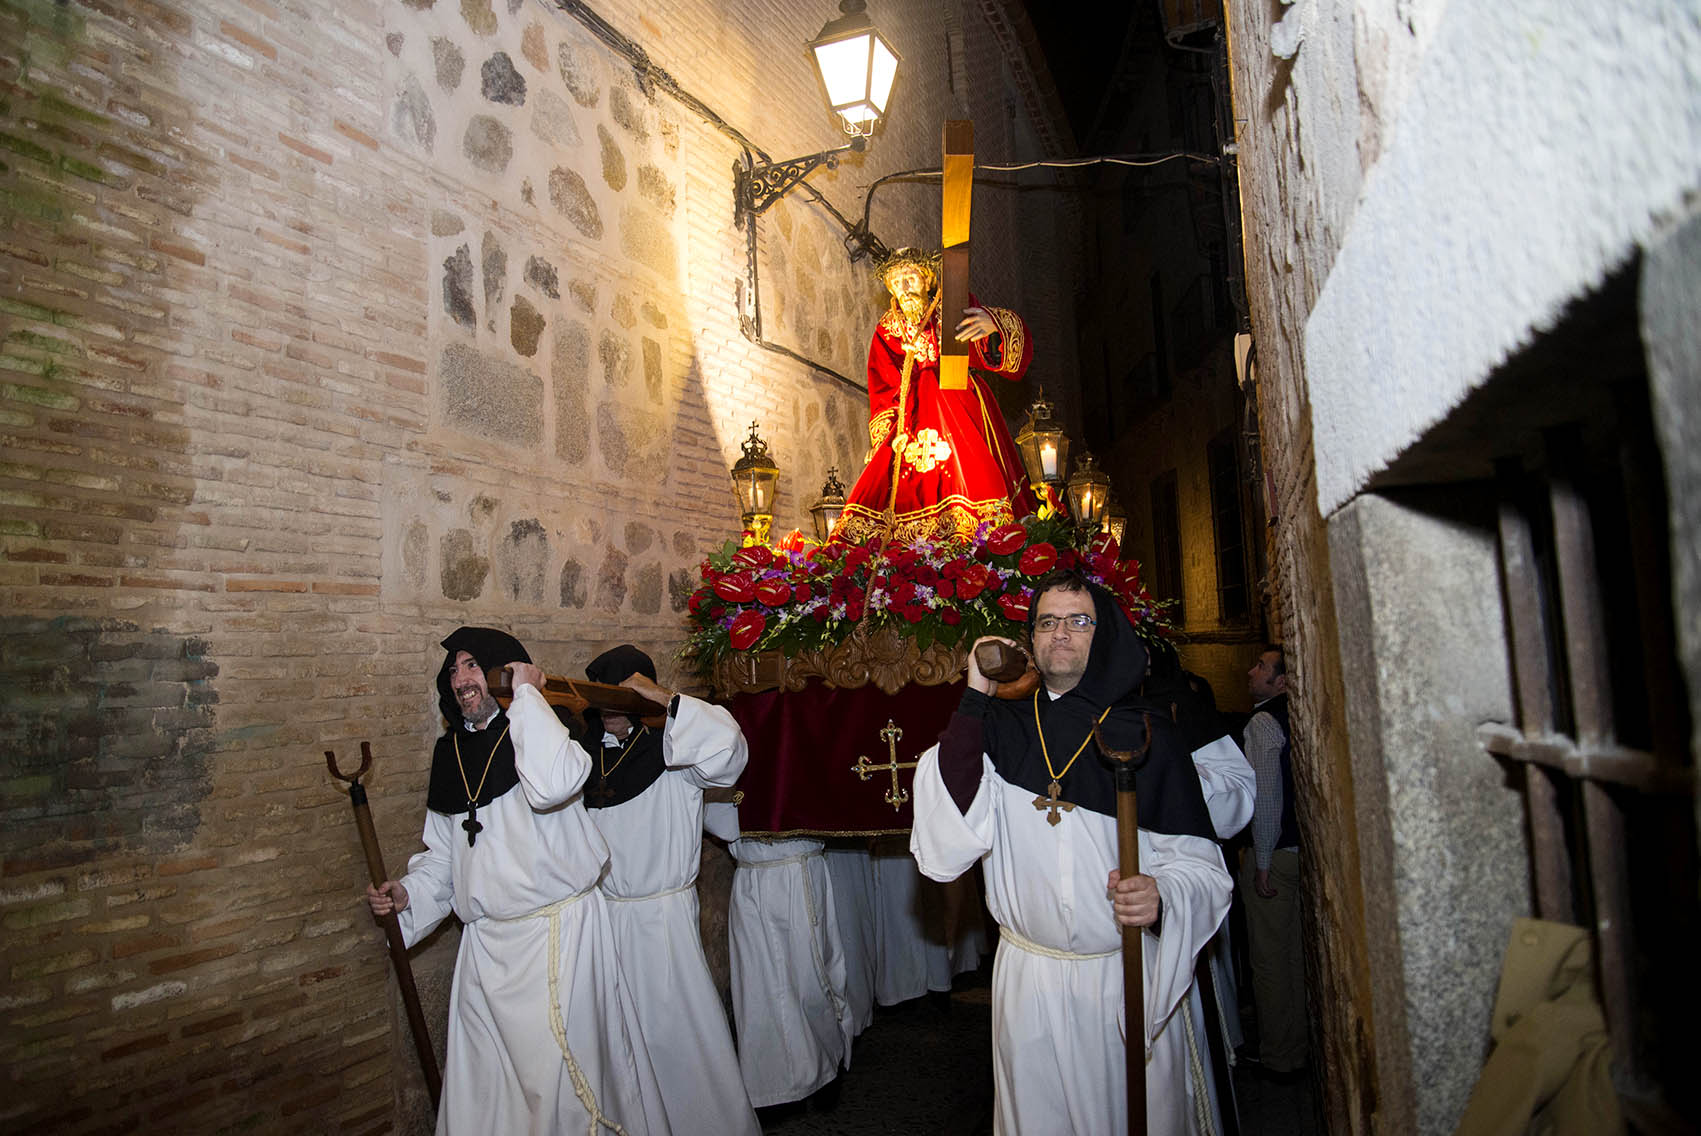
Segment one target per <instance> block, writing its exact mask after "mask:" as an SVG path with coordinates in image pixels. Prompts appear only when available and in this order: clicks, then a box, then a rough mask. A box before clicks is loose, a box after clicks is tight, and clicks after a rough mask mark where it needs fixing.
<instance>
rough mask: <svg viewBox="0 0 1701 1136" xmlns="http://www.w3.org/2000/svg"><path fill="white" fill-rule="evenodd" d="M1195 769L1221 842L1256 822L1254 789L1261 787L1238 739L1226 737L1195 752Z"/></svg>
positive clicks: (1206, 805) (1213, 825) (1225, 735)
mask: <svg viewBox="0 0 1701 1136" xmlns="http://www.w3.org/2000/svg"><path fill="white" fill-rule="evenodd" d="M1193 767H1194V768H1195V769H1197V770H1198V771H1199V787H1200V788H1201V789H1203V790H1204V791H1205V808H1206V810H1207V811H1208V812H1209V813H1210V814H1211V827H1212V828H1214V829H1216V832H1217V838H1218V839H1219V840H1227V839H1229V838H1230V837H1231V836H1233V835H1234V834H1235V833H1237V832H1239V831H1240V830H1241V829H1243V828H1245V827H1246V822H1247V821H1249V820H1251V819H1252V802H1253V795H1252V790H1253V786H1254V785H1255V784H1257V777H1256V776H1255V775H1254V774H1253V772H1252V764H1251V763H1250V762H1248V761H1247V760H1246V755H1245V754H1243V753H1241V752H1240V747H1239V746H1237V745H1235V744H1234V739H1233V738H1231V737H1229V736H1228V735H1227V734H1224V735H1223V736H1222V737H1220V738H1218V739H1217V740H1216V741H1214V742H1211V743H1210V744H1208V745H1203V746H1200V747H1199V748H1198V749H1196V750H1194V751H1193Z"/></svg>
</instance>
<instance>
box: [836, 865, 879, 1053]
mask: <svg viewBox="0 0 1701 1136" xmlns="http://www.w3.org/2000/svg"><path fill="white" fill-rule="evenodd" d="M827 879H828V880H829V882H830V883H831V884H832V888H833V910H834V911H835V912H836V913H837V914H838V920H839V942H840V944H841V945H842V946H843V947H844V950H845V1000H846V1001H847V1002H849V1004H850V1015H851V1034H852V1035H853V1036H855V1035H858V1034H861V1033H862V1031H863V1030H865V1029H867V1028H868V1026H869V1023H871V1022H872V1021H873V1020H874V963H875V959H876V958H877V957H878V954H879V944H878V942H877V941H876V939H875V937H874V865H873V863H872V862H871V860H870V857H869V854H868V845H867V844H866V843H863V844H859V845H857V846H855V847H829V848H828V849H827Z"/></svg>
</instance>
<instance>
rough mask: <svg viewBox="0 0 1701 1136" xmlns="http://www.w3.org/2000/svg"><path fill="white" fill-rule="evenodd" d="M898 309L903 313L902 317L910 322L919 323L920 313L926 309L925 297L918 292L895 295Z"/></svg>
mask: <svg viewBox="0 0 1701 1136" xmlns="http://www.w3.org/2000/svg"><path fill="white" fill-rule="evenodd" d="M897 301H898V310H899V311H900V312H903V313H904V318H905V319H907V320H909V321H910V322H911V323H920V322H921V317H922V313H923V312H925V311H926V310H927V297H926V296H924V295H921V294H920V293H906V294H904V295H902V296H898V297H897Z"/></svg>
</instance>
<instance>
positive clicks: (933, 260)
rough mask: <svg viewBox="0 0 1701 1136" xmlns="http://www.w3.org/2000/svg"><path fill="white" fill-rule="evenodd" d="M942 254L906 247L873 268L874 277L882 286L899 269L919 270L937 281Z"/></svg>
mask: <svg viewBox="0 0 1701 1136" xmlns="http://www.w3.org/2000/svg"><path fill="white" fill-rule="evenodd" d="M941 260H943V254H941V253H939V252H930V251H927V250H924V249H918V248H914V247H912V246H909V245H906V246H904V247H903V248H901V249H897V250H895V251H894V252H893V253H892V254H891V255H890V256H888V257H886V258H885V259H884V260H882V261H881V262H880V263H879V264H877V265H875V266H874V275H875V276H876V277H878V278H879V280H880V283H882V284H884V283H886V281H887V280H888V279H889V278H890V277H891V275H892V273H893V272H896V271H897V270H898V269H900V268H919V269H921V270H922V271H923V272H925V273H927V274H928V275H929V276H931V277H932V278H933V279H935V280H937V279H939V265H940V262H941Z"/></svg>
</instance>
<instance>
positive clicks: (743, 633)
mask: <svg viewBox="0 0 1701 1136" xmlns="http://www.w3.org/2000/svg"><path fill="white" fill-rule="evenodd" d="M767 629H768V617H767V616H765V615H763V614H762V613H761V612H759V611H742V612H739V613H738V618H736V619H734V620H733V621H732V626H731V627H729V628H727V638H728V639H730V640H731V641H732V649H733V650H735V651H742V650H745V649H746V648H748V647H749V646H750V645H751V644H753V643H755V642H756V640H758V639H760V638H761V637H762V632H764V631H766V630H767Z"/></svg>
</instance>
